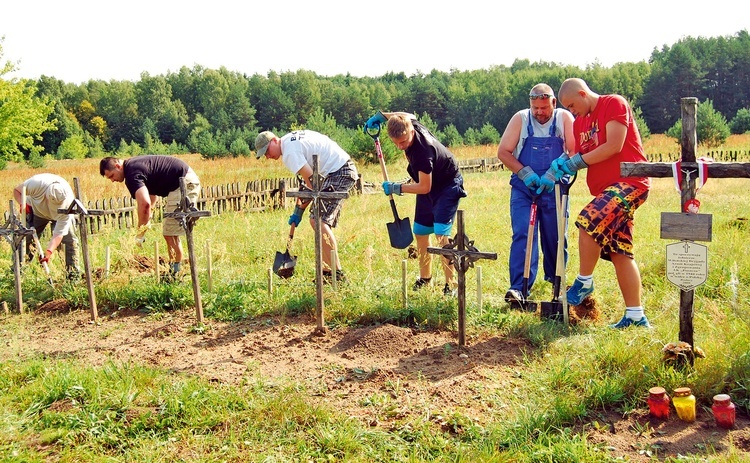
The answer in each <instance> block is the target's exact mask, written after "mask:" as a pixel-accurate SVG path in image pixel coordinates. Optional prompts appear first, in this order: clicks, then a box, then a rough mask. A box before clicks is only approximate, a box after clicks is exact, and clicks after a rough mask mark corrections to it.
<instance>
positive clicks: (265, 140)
mask: <svg viewBox="0 0 750 463" xmlns="http://www.w3.org/2000/svg"><path fill="white" fill-rule="evenodd" d="M274 138H276V135H274V134H273V132H271V131H269V130H266V131H263V132H261V133H259V134H258V136H257V137H255V159H260V158H262V157H263V156H265V155H266V150H267V149H268V144H269V143H271V140H273V139H274Z"/></svg>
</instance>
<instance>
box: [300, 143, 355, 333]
mask: <svg viewBox="0 0 750 463" xmlns="http://www.w3.org/2000/svg"><path fill="white" fill-rule="evenodd" d="M312 158H313V165H312V170H313V174H312V178H311V179H310V183H312V190H309V189H306V190H300V191H287V192H286V195H287V196H289V197H291V198H302V199H306V200H309V201H310V203H311V204H310V208H311V211H312V213H314V215H315V299H316V311H315V318H316V320H317V327H316V328H315V331H316V333H317V334H325V332H326V327H325V324H324V302H323V232H322V225H323V222H322V221H321V220H320V206H321V204H320V203H321V200H323V199H345V198H348V197H349V192H345V191H322V189H321V186H322V180H323V177H321V175H320V171H319V168H318V155H317V154H313V157H312ZM331 264H332V266H333V264H334V262H331ZM331 275H332V277H334V278H335V276H334V275H336V269H335V268H331Z"/></svg>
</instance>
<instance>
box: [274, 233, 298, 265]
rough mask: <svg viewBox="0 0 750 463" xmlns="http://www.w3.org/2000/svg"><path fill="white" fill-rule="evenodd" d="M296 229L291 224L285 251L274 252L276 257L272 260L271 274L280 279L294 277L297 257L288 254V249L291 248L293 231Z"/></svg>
mask: <svg viewBox="0 0 750 463" xmlns="http://www.w3.org/2000/svg"><path fill="white" fill-rule="evenodd" d="M296 227H297V226H296V225H295V224H292V226H291V228H290V229H289V239H288V240H287V242H286V250H285V251H284V252H283V253H281V252H279V251H276V257H275V258H274V259H273V273H275V274H276V275H278V276H280V277H281V278H290V277H291V276H292V275H294V266H295V265H297V256H292V255H290V254H289V248H290V247H291V246H292V238H294V229H295V228H296Z"/></svg>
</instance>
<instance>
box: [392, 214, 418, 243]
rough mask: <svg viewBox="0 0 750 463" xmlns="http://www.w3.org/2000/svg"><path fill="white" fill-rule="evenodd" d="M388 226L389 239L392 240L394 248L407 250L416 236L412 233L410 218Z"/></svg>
mask: <svg viewBox="0 0 750 463" xmlns="http://www.w3.org/2000/svg"><path fill="white" fill-rule="evenodd" d="M386 226H387V227H388V237H389V238H390V240H391V246H392V247H394V248H396V249H406V248H408V247H409V245H410V244H411V243H412V241H414V235H412V233H411V222H410V221H409V218H408V217H404V218H403V219H400V220H397V221H395V222H389V223H387V224H386Z"/></svg>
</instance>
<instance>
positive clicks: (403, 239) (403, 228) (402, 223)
mask: <svg viewBox="0 0 750 463" xmlns="http://www.w3.org/2000/svg"><path fill="white" fill-rule="evenodd" d="M368 135H370V136H371V137H372V139H373V140H375V149H376V150H377V152H378V161H380V169H381V170H382V171H383V179H384V180H385V181H386V182H387V181H388V171H387V170H386V169H385V160H384V159H383V149H382V148H381V147H380V137H379V136H380V128H378V131H377V133H376V134H375V135H373V134H371V133H369V132H368ZM389 196H390V198H391V210H392V211H393V222H388V223H386V227H387V228H388V238H390V240H391V246H392V247H394V248H396V249H406V248H407V247H409V245H410V244H411V243H412V241H414V235H412V233H411V222H410V221H409V218H408V217H404V218H403V219H402V218H400V217H399V216H398V211H397V210H396V201H395V200H394V199H393V195H392V194H391V195H389Z"/></svg>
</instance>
